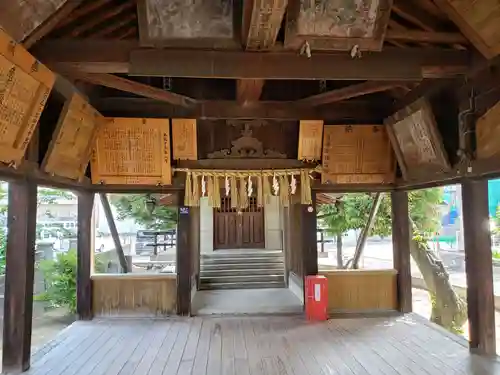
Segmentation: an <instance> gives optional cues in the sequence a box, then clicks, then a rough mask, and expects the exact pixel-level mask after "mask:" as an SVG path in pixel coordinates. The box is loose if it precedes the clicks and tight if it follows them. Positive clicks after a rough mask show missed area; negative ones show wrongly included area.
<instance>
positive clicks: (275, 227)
mask: <svg viewBox="0 0 500 375" xmlns="http://www.w3.org/2000/svg"><path fill="white" fill-rule="evenodd" d="M281 211H282V210H281V204H280V201H279V197H275V196H272V197H269V201H268V203H266V205H265V206H264V228H265V241H266V250H283V222H282V221H283V220H282V217H281V216H282V215H281Z"/></svg>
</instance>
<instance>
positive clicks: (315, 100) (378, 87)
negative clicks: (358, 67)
mask: <svg viewBox="0 0 500 375" xmlns="http://www.w3.org/2000/svg"><path fill="white" fill-rule="evenodd" d="M403 85H404V82H401V81H390V82H379V81H367V82H363V83H359V84H355V85H350V86H347V87H342V88H340V89H337V90H332V91H327V92H324V93H321V94H318V95H313V96H310V97H307V98H304V99H300V100H297V101H296V103H297V104H300V105H308V106H312V107H315V106H319V105H323V104H329V103H335V102H340V101H342V100H346V99H351V98H355V97H359V96H363V95H368V94H373V93H376V92H381V91H387V90H390V89H393V88H394V87H400V86H403Z"/></svg>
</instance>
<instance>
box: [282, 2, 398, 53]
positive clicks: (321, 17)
mask: <svg viewBox="0 0 500 375" xmlns="http://www.w3.org/2000/svg"><path fill="white" fill-rule="evenodd" d="M391 6H392V0H367V1H362V0H355V1H352V0H342V1H337V0H320V1H316V2H311V1H308V0H301V1H300V2H299V1H293V2H290V4H289V6H288V13H287V25H286V36H285V46H287V47H289V48H294V49H297V48H300V47H301V46H302V45H303V44H304V43H305V42H306V41H307V42H308V43H309V45H310V47H311V49H318V50H321V49H324V50H342V51H349V50H351V49H352V48H353V47H354V46H356V45H357V46H358V47H359V48H360V49H361V50H370V51H380V50H381V49H382V45H383V40H384V34H385V30H386V28H387V23H388V21H389V17H390V10H391Z"/></svg>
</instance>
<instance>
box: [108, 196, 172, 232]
mask: <svg viewBox="0 0 500 375" xmlns="http://www.w3.org/2000/svg"><path fill="white" fill-rule="evenodd" d="M153 201H154V202H155V203H154V204H153V203H152V202H153ZM110 202H111V204H112V205H113V206H114V207H115V209H116V212H117V214H118V220H124V219H127V218H131V219H134V221H135V222H136V223H137V224H139V225H142V226H144V227H146V228H148V229H154V230H166V229H171V228H173V227H175V224H176V222H177V210H176V208H175V207H169V206H165V205H161V204H158V201H157V200H156V199H155V198H152V197H151V196H150V195H148V194H113V195H110ZM148 206H154V209H153V210H150V207H148Z"/></svg>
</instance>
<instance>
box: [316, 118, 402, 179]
mask: <svg viewBox="0 0 500 375" xmlns="http://www.w3.org/2000/svg"><path fill="white" fill-rule="evenodd" d="M322 167H323V172H322V174H321V176H322V178H321V180H322V183H337V184H363V183H371V184H384V183H392V182H394V178H395V161H394V157H393V154H392V148H391V145H390V142H389V138H388V136H387V132H386V130H385V127H384V126H382V125H353V126H350V125H348V126H341V125H328V126H325V128H324V143H323V165H322Z"/></svg>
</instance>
